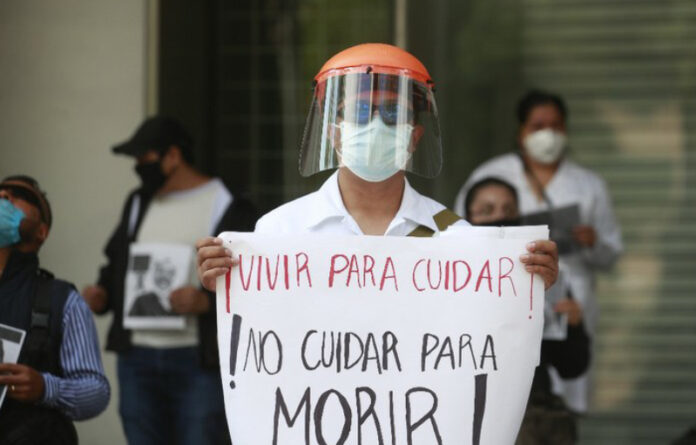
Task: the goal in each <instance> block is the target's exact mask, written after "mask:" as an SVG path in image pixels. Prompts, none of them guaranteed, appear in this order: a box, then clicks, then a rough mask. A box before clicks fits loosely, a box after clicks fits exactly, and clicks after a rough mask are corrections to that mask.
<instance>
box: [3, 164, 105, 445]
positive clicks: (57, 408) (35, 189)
mask: <svg viewBox="0 0 696 445" xmlns="http://www.w3.org/2000/svg"><path fill="white" fill-rule="evenodd" d="M51 223H52V214H51V206H50V204H49V202H48V199H47V198H46V195H45V194H44V193H43V192H42V191H41V189H40V188H39V185H38V183H37V182H36V181H35V180H34V179H32V178H30V177H28V176H11V177H8V178H5V179H4V180H3V181H2V182H0V324H3V325H7V326H11V327H14V328H17V329H21V330H24V331H25V332H26V337H25V340H24V345H23V347H22V350H21V352H20V355H19V358H18V362H17V363H16V364H14V363H2V364H0V385H6V386H7V393H6V399H5V401H4V403H3V405H2V408H1V409H0V443H2V444H38V443H40V444H48V445H52V444H56V445H57V444H61V445H62V444H76V443H77V434H76V432H75V428H74V426H73V424H72V421H73V420H84V419H89V418H91V417H94V416H96V415H98V414H99V413H101V412H102V411H103V410H104V408H106V405H107V404H108V402H109V396H110V390H109V382H108V381H107V380H106V377H105V376H104V369H103V367H102V362H101V357H100V354H99V342H98V337H97V331H96V329H95V327H94V320H93V319H92V314H91V313H90V311H89V308H88V307H87V305H86V304H85V302H84V301H83V300H82V297H81V296H80V294H79V293H78V292H77V290H76V289H75V287H74V286H73V285H72V284H70V283H68V282H65V281H62V280H58V279H56V278H54V277H53V275H51V274H50V273H49V272H47V271H45V270H42V269H40V268H39V258H38V251H39V249H40V248H41V246H42V245H43V243H44V241H46V239H47V238H48V235H49V231H50V228H51Z"/></svg>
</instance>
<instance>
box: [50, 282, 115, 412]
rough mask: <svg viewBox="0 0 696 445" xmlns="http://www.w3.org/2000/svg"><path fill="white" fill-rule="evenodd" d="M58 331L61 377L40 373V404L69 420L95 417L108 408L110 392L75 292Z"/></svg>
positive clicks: (90, 324)
mask: <svg viewBox="0 0 696 445" xmlns="http://www.w3.org/2000/svg"><path fill="white" fill-rule="evenodd" d="M62 332H63V339H62V343H61V346H60V364H61V368H62V370H63V376H56V375H53V374H49V373H43V374H42V375H43V379H44V395H43V398H42V399H41V401H40V403H41V404H43V405H46V406H49V407H52V408H56V409H58V410H59V411H60V412H62V413H63V414H65V415H66V416H68V417H69V418H71V419H73V420H84V419H88V418H91V417H95V416H96V415H98V414H99V413H101V412H102V411H104V409H105V408H106V405H108V403H109V397H110V395H111V390H110V387H109V382H108V380H107V379H106V376H105V375H104V367H103V366H102V361H101V356H100V354H99V339H98V337H97V330H96V328H95V326H94V320H93V319H92V313H91V312H90V310H89V308H88V307H87V304H86V303H85V302H84V300H83V299H82V296H80V294H79V293H77V292H76V291H73V292H72V293H71V294H70V295H69V296H68V299H67V301H66V302H65V307H64V309H63V322H62Z"/></svg>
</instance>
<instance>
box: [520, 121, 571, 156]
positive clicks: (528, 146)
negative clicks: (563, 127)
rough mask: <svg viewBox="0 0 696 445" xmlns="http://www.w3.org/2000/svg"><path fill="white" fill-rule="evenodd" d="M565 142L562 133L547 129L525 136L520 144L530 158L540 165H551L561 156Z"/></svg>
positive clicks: (565, 139)
mask: <svg viewBox="0 0 696 445" xmlns="http://www.w3.org/2000/svg"><path fill="white" fill-rule="evenodd" d="M566 141H567V137H566V135H565V134H564V133H562V132H560V131H555V130H552V129H550V128H547V129H545V130H539V131H535V132H534V133H531V134H529V135H527V137H525V138H524V141H522V143H523V145H524V148H525V150H526V151H527V154H528V155H529V157H530V158H532V159H534V160H535V161H537V162H540V163H542V164H553V163H554V162H556V161H558V160H559V159H560V158H561V155H563V150H564V149H565V146H566Z"/></svg>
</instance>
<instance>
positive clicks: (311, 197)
mask: <svg viewBox="0 0 696 445" xmlns="http://www.w3.org/2000/svg"><path fill="white" fill-rule="evenodd" d="M318 196H319V192H318V191H314V192H312V193H309V194H307V195H304V196H300V197H299V198H296V199H293V200H292V201H290V202H287V203H285V204H283V205H281V206H279V207H276V208H275V209H273V210H271V211H270V212H268V213H266V214H265V215H263V216H262V217H261V218H259V220H258V222H257V223H256V230H255V231H256V232H261V233H293V232H294V233H297V232H300V231H303V230H304V229H305V228H306V226H307V220H306V217H307V216H308V215H309V214H311V212H312V211H313V209H314V208H315V204H316V200H317V198H318Z"/></svg>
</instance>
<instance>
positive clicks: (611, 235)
mask: <svg viewBox="0 0 696 445" xmlns="http://www.w3.org/2000/svg"><path fill="white" fill-rule="evenodd" d="M517 117H518V120H519V131H518V137H517V143H518V150H517V151H516V152H514V153H509V154H505V155H501V156H498V157H496V158H493V159H491V160H490V161H488V162H486V163H484V164H483V165H481V166H480V167H478V168H477V169H476V170H475V171H474V172H473V173H472V174H471V176H470V177H469V179H468V180H467V182H466V184H465V185H464V186H463V187H462V189H461V190H460V192H459V195H458V196H457V200H456V202H455V206H454V210H455V211H456V212H457V213H459V214H460V215H462V214H464V199H465V196H466V194H467V191H468V190H469V188H470V187H471V185H472V184H474V183H475V182H477V181H479V180H481V179H482V178H485V177H491V176H492V177H498V178H505V179H506V180H507V181H509V182H510V183H511V184H512V185H513V186H514V187H515V188H516V190H517V193H518V194H519V209H520V213H521V214H522V215H525V214H529V213H534V212H538V211H543V210H549V209H553V208H560V207H565V206H569V205H574V204H577V205H578V206H579V213H580V220H579V221H578V222H577V225H576V226H575V227H574V229H573V237H574V239H575V241H576V242H577V244H578V245H579V249H577V250H575V251H572V252H570V253H565V254H563V253H562V254H561V255H560V270H561V271H562V272H563V274H564V276H565V277H566V280H567V281H568V283H569V286H570V290H571V292H572V294H573V297H574V298H575V299H576V300H577V301H578V302H579V303H580V304H581V306H582V309H583V313H584V314H585V315H584V320H585V326H586V328H587V330H588V334H589V335H590V337H592V335H593V333H594V330H595V327H596V325H597V316H598V307H597V303H596V301H595V293H594V292H595V291H594V287H595V273H596V272H597V271H601V270H607V269H609V268H610V267H611V266H612V265H613V264H614V263H615V262H616V260H617V259H618V257H619V255H620V253H621V251H622V242H621V230H620V228H619V225H618V223H617V221H616V218H615V217H614V212H613V210H612V205H611V200H610V198H609V193H608V191H607V187H606V185H605V183H604V181H603V180H602V179H601V178H600V177H599V176H598V175H596V174H595V173H593V172H591V171H590V170H588V169H586V168H583V167H581V166H580V165H578V164H576V163H575V162H573V161H572V160H571V159H569V157H568V148H567V139H568V136H567V120H568V111H567V108H566V106H565V104H564V102H563V100H562V99H561V98H560V97H559V96H557V95H554V94H551V93H547V92H543V91H538V90H532V91H530V92H529V93H527V94H526V95H525V96H524V97H523V98H522V99H521V100H520V102H519V104H518V107H517ZM554 380H555V381H554V386H555V387H556V390H557V391H559V392H561V393H563V395H564V396H565V399H566V402H567V403H568V405H569V406H570V407H571V408H572V409H574V410H576V411H578V412H585V411H586V410H587V408H588V378H587V375H586V374H585V375H584V376H581V377H580V378H578V379H574V380H564V381H561V380H560V379H554Z"/></svg>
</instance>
